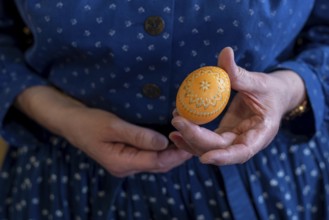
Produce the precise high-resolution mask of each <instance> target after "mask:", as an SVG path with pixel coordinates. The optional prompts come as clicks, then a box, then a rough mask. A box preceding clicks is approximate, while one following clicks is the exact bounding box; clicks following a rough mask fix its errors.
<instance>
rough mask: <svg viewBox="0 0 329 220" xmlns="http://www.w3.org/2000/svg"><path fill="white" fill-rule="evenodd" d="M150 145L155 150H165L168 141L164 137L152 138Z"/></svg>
mask: <svg viewBox="0 0 329 220" xmlns="http://www.w3.org/2000/svg"><path fill="white" fill-rule="evenodd" d="M152 143H153V146H154V147H155V148H156V149H165V148H166V147H167V146H168V143H169V140H168V138H166V137H164V136H154V137H153V140H152Z"/></svg>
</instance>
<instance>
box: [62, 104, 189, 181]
mask: <svg viewBox="0 0 329 220" xmlns="http://www.w3.org/2000/svg"><path fill="white" fill-rule="evenodd" d="M68 117H69V118H70V120H69V121H68V123H66V129H65V136H66V137H67V139H68V140H69V141H70V142H71V143H72V144H73V145H74V146H76V147H78V148H80V149H81V150H83V151H84V152H85V153H87V154H88V155H89V156H90V157H91V158H93V159H95V160H96V161H97V162H99V163H100V164H101V165H102V166H103V167H105V168H106V169H107V170H108V171H109V172H110V173H112V174H113V175H115V176H127V175H130V174H134V173H138V172H146V171H147V172H166V171H168V170H170V169H172V168H174V167H176V166H178V165H180V164H181V163H183V162H184V161H185V160H187V159H189V158H190V157H191V154H189V153H187V152H185V151H183V150H179V149H177V148H176V147H175V146H174V145H172V144H171V145H169V146H168V139H167V138H166V137H165V136H163V135H162V134H160V133H158V132H156V131H153V130H150V129H147V128H142V127H139V126H136V125H133V124H130V123H127V122H125V121H123V120H121V119H120V118H118V117H117V116H115V115H113V114H111V113H109V112H105V111H102V110H98V109H90V108H78V109H76V110H75V111H73V112H72V113H71V114H70V115H69V116H68Z"/></svg>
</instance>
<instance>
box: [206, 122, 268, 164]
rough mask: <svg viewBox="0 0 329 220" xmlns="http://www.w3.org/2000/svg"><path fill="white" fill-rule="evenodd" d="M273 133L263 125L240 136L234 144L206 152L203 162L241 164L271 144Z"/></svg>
mask: <svg viewBox="0 0 329 220" xmlns="http://www.w3.org/2000/svg"><path fill="white" fill-rule="evenodd" d="M268 136H271V133H270V132H268V130H267V129H266V128H265V127H263V126H262V128H261V127H258V128H256V129H251V130H249V131H248V132H247V133H245V134H241V135H240V136H238V137H237V138H236V140H235V142H234V143H233V145H231V146H229V147H227V148H222V149H216V150H212V151H209V152H206V153H205V154H203V155H202V156H201V157H200V160H201V162H202V163H206V164H216V165H228V164H241V163H244V162H246V161H247V160H249V159H250V158H251V157H253V156H254V155H255V154H256V153H257V152H259V151H260V150H262V149H263V148H264V147H266V146H267V145H268V144H269V139H271V140H272V138H268Z"/></svg>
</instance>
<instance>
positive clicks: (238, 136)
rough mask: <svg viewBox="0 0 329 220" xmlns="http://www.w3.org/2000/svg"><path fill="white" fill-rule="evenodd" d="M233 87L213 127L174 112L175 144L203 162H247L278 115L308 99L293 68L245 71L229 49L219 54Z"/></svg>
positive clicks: (275, 125) (264, 144)
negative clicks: (214, 128)
mask: <svg viewBox="0 0 329 220" xmlns="http://www.w3.org/2000/svg"><path fill="white" fill-rule="evenodd" d="M218 66H220V67H222V68H223V69H224V70H226V71H227V73H228V75H229V77H230V80H231V84H232V89H233V90H235V91H237V92H238V93H237V95H236V96H235V97H234V99H233V101H232V103H231V104H230V106H229V107H228V110H227V112H226V114H225V115H224V118H223V119H222V121H221V123H220V124H219V127H218V128H217V129H216V130H215V131H210V130H207V129H205V128H202V127H200V126H198V125H195V124H193V123H191V122H189V121H188V120H186V119H184V118H183V117H181V116H179V115H178V114H177V113H176V112H174V118H173V119H172V124H173V126H174V127H175V128H176V129H177V130H178V131H175V132H172V133H171V134H170V136H169V137H170V139H171V140H172V141H173V143H175V145H176V146H177V147H178V148H180V149H183V150H186V151H187V152H190V153H191V154H193V155H196V156H198V157H199V158H200V161H201V162H203V163H206V164H214V165H228V164H241V163H244V162H246V161H248V160H249V159H250V158H251V157H253V156H254V155H255V154H257V153H258V152H259V151H261V150H262V149H264V148H265V147H267V146H268V144H269V143H270V142H271V141H272V140H273V138H274V137H275V136H276V134H277V132H278V129H279V126H280V123H281V120H282V117H283V116H284V115H285V114H286V113H287V112H289V111H291V110H292V109H294V108H295V107H296V106H298V105H299V104H300V103H302V101H303V100H304V99H305V98H306V92H305V85H304V82H303V80H302V79H301V78H300V77H299V76H298V75H297V74H296V73H294V72H292V71H289V70H280V71H276V72H273V73H271V74H264V73H256V72H253V73H252V72H249V71H247V70H245V69H243V68H241V67H239V66H237V65H236V63H235V61H234V53H233V51H232V49H231V48H225V49H223V50H222V52H221V53H220V55H219V58H218Z"/></svg>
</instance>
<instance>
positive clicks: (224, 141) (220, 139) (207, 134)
mask: <svg viewBox="0 0 329 220" xmlns="http://www.w3.org/2000/svg"><path fill="white" fill-rule="evenodd" d="M172 125H173V126H174V127H175V128H176V129H177V130H178V132H179V133H180V134H181V136H182V137H183V138H184V140H185V141H186V143H188V144H189V145H190V146H192V147H200V146H202V147H203V148H204V150H210V149H216V148H218V147H223V146H227V145H228V144H230V143H231V141H232V140H230V139H228V138H227V137H226V136H225V137H224V136H221V135H218V134H217V133H215V132H213V131H211V130H208V129H206V128H203V127H200V126H198V125H196V124H194V123H192V122H190V121H188V120H186V119H185V118H183V117H180V116H177V117H174V118H173V119H172Z"/></svg>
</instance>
